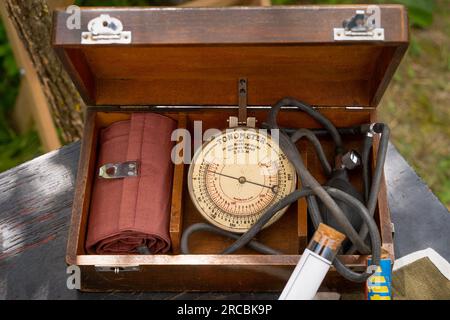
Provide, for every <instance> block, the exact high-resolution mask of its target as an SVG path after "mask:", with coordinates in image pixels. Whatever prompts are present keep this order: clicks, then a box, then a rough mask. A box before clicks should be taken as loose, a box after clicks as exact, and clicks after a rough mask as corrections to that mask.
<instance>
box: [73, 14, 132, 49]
mask: <svg viewBox="0 0 450 320" xmlns="http://www.w3.org/2000/svg"><path fill="white" fill-rule="evenodd" d="M88 30H89V32H83V33H82V34H81V44H130V43H131V40H132V39H131V38H132V37H131V31H123V24H122V22H121V21H120V20H119V19H117V18H114V17H111V16H110V15H109V14H102V15H100V16H99V17H97V18H95V19H92V20H91V21H89V24H88Z"/></svg>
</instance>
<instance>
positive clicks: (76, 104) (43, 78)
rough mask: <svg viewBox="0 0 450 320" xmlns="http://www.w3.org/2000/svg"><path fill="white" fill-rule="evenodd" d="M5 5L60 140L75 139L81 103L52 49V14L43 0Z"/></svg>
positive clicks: (80, 123)
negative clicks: (32, 65) (45, 100)
mask: <svg viewBox="0 0 450 320" xmlns="http://www.w3.org/2000/svg"><path fill="white" fill-rule="evenodd" d="M2 1H3V0H2ZM6 8H7V10H8V14H9V15H10V17H11V20H12V22H13V24H14V26H15V28H16V29H17V32H18V34H19V36H20V38H21V40H22V42H23V43H24V46H25V48H26V50H27V51H28V54H29V55H30V58H31V61H32V62H33V64H34V67H35V68H36V72H37V74H38V77H39V80H40V82H41V85H42V87H43V91H44V93H45V96H46V98H47V100H48V103H49V106H50V108H51V113H52V116H53V120H54V122H55V125H56V127H57V128H58V129H59V131H60V133H61V138H62V139H63V140H64V141H63V142H64V143H69V142H73V141H75V140H78V139H79V138H81V133H82V127H83V121H82V118H83V115H82V109H83V102H82V100H81V98H80V96H79V94H78V91H77V90H76V88H75V86H74V84H73V82H72V80H71V79H70V77H69V75H68V74H67V72H66V71H65V70H64V68H63V66H62V63H61V62H60V60H59V59H58V57H57V56H56V54H55V52H54V51H53V48H52V45H51V39H52V13H51V10H50V9H49V7H48V4H47V1H46V0H26V1H23V0H6Z"/></svg>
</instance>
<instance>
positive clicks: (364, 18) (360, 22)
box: [334, 5, 384, 41]
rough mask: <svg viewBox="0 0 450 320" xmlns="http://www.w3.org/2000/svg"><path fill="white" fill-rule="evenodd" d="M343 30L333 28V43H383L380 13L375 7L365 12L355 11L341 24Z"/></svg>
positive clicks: (369, 7)
mask: <svg viewBox="0 0 450 320" xmlns="http://www.w3.org/2000/svg"><path fill="white" fill-rule="evenodd" d="M342 25H343V28H334V40H335V41H384V28H382V27H381V11H380V8H379V7H378V6H376V5H373V6H368V8H367V10H356V14H355V15H354V16H353V17H351V18H350V19H348V20H344V22H343V23H342Z"/></svg>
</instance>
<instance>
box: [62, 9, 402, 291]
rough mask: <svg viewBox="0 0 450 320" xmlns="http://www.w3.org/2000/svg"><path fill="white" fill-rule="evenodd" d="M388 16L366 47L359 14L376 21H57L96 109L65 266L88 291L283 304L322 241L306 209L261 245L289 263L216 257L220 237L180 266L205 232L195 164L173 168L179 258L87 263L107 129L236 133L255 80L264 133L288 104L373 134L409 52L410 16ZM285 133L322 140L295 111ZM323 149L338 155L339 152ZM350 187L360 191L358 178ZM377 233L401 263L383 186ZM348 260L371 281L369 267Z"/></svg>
mask: <svg viewBox="0 0 450 320" xmlns="http://www.w3.org/2000/svg"><path fill="white" fill-rule="evenodd" d="M377 8H378V9H379V11H378V12H377V14H379V16H378V17H377V19H378V20H376V21H377V23H378V24H379V25H377V28H376V29H375V30H373V31H371V32H366V33H364V32H363V33H356V34H354V33H352V32H350V33H348V32H347V31H345V30H343V29H342V25H343V21H344V20H347V19H350V18H352V17H354V16H355V14H357V13H358V12H359V11H358V10H364V11H366V12H368V11H370V10H373V8H372V9H370V10H368V9H367V6H362V5H351V6H347V5H345V6H344V5H343V6H288V7H236V8H196V9H189V8H120V9H117V8H94V9H93V8H91V9H82V11H81V29H76V28H75V29H70V28H68V27H67V19H68V18H69V14H67V13H66V12H64V11H58V12H56V14H55V19H54V47H55V49H56V50H57V52H58V54H59V56H60V57H61V59H62V61H63V62H64V65H65V67H66V68H67V71H68V72H69V73H70V75H71V76H72V78H73V81H74V82H75V84H76V86H77V88H78V90H79V92H80V94H81V95H82V97H83V99H84V100H85V102H86V104H88V105H89V106H90V107H89V108H88V110H87V114H86V121H85V129H84V139H83V145H82V151H81V158H80V165H79V171H78V178H77V182H76V193H75V199H74V204H73V216H72V224H71V228H70V234H69V240H68V247H67V263H68V264H70V265H77V266H79V267H80V268H81V271H82V290H84V291H110V290H119V291H185V290H187V291H244V292H258V291H281V290H282V288H283V287H284V285H285V283H286V282H287V279H288V278H289V276H290V273H291V272H292V270H293V268H294V267H295V265H296V263H297V262H298V260H299V254H301V252H303V250H304V248H305V246H306V245H307V243H308V240H309V238H310V237H311V234H310V232H309V231H308V223H309V221H308V218H307V211H306V202H304V201H299V202H298V204H297V205H293V206H291V207H290V209H289V211H288V212H287V213H286V214H285V215H284V216H283V218H282V219H281V220H280V221H279V222H277V223H276V224H275V225H273V226H272V227H270V228H268V229H266V230H264V231H263V232H262V233H261V234H259V235H258V239H259V240H260V241H261V242H263V243H265V244H267V245H269V246H272V247H274V248H277V249H279V250H281V251H283V252H285V255H280V256H270V255H260V254H255V253H254V252H251V251H247V250H242V251H241V252H239V254H234V255H218V254H217V253H218V252H220V250H221V249H222V248H224V247H225V246H227V245H229V244H230V241H229V240H226V239H223V238H221V237H218V236H215V235H211V234H198V235H195V236H193V238H192V240H191V249H193V251H194V253H195V254H193V255H181V254H179V241H180V237H181V234H182V232H183V230H184V229H185V228H186V227H187V226H189V225H191V224H192V223H195V222H200V221H203V219H202V218H201V216H200V214H199V213H198V212H197V211H196V210H195V208H194V206H193V204H192V202H191V200H190V197H189V195H188V193H187V182H186V172H187V169H188V166H187V165H178V166H175V169H174V170H175V172H174V179H173V190H172V195H171V201H172V208H171V218H170V219H171V222H170V235H171V238H172V239H171V240H172V243H173V249H172V252H171V253H170V254H167V255H127V256H124V255H117V256H97V255H87V254H86V252H85V246H84V242H85V238H86V226H87V221H88V216H89V206H90V199H91V197H90V195H91V188H92V182H93V177H94V175H95V174H96V172H95V164H96V153H97V139H98V133H99V130H100V129H101V128H104V127H106V126H108V125H110V124H112V123H114V122H116V121H119V120H124V119H129V118H130V114H131V113H132V112H161V113H164V114H166V115H167V116H169V117H172V118H173V119H175V120H177V121H178V127H179V128H187V129H189V130H192V126H193V122H194V121H196V120H201V121H203V129H204V130H206V129H208V128H222V129H225V128H226V127H227V119H228V118H229V117H230V116H234V115H237V112H238V107H237V106H238V104H239V95H238V81H239V79H241V78H245V79H247V81H248V91H247V99H248V113H249V116H254V117H256V118H257V120H258V123H261V122H263V121H265V119H266V116H267V113H268V108H269V107H270V106H271V105H273V104H274V103H276V102H277V101H278V100H279V99H281V98H284V97H288V96H291V97H295V98H297V99H299V100H302V101H305V102H307V103H309V104H311V105H313V106H315V107H317V108H318V109H319V110H320V111H321V112H322V113H323V114H325V115H326V116H327V117H329V118H330V119H331V120H332V121H333V122H334V124H335V125H336V126H338V127H347V126H352V125H357V124H362V123H370V122H374V121H375V120H376V107H377V105H378V104H379V102H380V99H381V98H382V96H383V93H384V92H385V90H386V87H387V86H388V84H389V82H390V80H391V78H392V76H393V74H394V72H395V70H396V68H397V66H398V65H399V63H400V61H401V59H402V57H403V55H404V53H405V51H406V49H407V47H408V40H409V39H408V21H407V14H406V11H405V8H404V7H403V6H400V5H383V6H380V7H377ZM378 9H376V10H378ZM359 13H361V12H359ZM101 15H109V17H110V19H118V20H120V22H121V23H122V25H123V29H120V28H119V31H120V30H121V31H122V33H120V34H115V35H111V34H106V35H104V36H102V35H100V36H97V37H95V34H92V33H89V31H92V29H91V30H88V23H89V22H90V21H91V20H93V19H95V18H97V17H100V16H101ZM107 18H108V17H107V16H103V17H102V18H99V19H107ZM95 21H96V23H98V22H99V21H100V22H101V20H95ZM94 24H95V23H94ZM116 24H118V23H117V21H116ZM107 25H108V23H107V22H105V26H107ZM91 28H92V25H91ZM100 28H101V26H100ZM279 121H280V125H282V126H286V127H290V126H291V127H306V128H316V127H318V124H317V123H316V122H314V121H313V120H311V119H310V118H309V117H307V116H305V114H303V113H301V112H295V111H292V110H286V111H283V112H282V114H281V116H280V120H279ZM361 142H362V140H361V139H359V138H352V139H350V140H347V141H346V142H345V143H346V145H347V146H348V147H355V148H359V146H360V145H361ZM323 143H324V146H325V150H326V152H328V153H329V154H330V155H331V153H332V144H331V142H330V141H327V140H326V139H325V140H324V141H323ZM301 147H302V148H301V149H302V155H303V157H304V159H305V160H306V162H307V166H308V168H309V170H311V172H312V173H313V175H314V176H316V177H318V179H319V180H321V181H322V182H324V180H323V179H324V176H323V174H322V170H321V168H320V165H319V164H318V161H317V158H316V155H315V152H314V150H313V149H312V147H311V146H309V145H308V144H307V143H304V144H303V145H302V146H301ZM374 149H375V150H376V148H374ZM374 156H375V155H374ZM351 178H352V180H353V182H354V184H355V185H357V186H360V187H361V184H362V183H361V177H360V175H356V174H355V175H353V176H352V177H351ZM376 221H377V223H378V225H379V228H380V232H381V237H382V243H383V249H384V251H385V253H387V254H389V255H390V256H391V257H393V256H394V251H393V240H392V230H391V220H390V215H389V209H388V203H387V197H386V186H385V183H384V180H383V184H382V188H381V192H380V194H379V197H378V208H377V211H376ZM343 259H344V260H345V262H346V264H347V265H349V266H353V267H354V268H355V270H361V269H362V268H365V265H366V259H367V257H366V256H358V255H354V256H344V257H343ZM325 283H326V285H327V286H328V287H330V288H335V289H337V290H339V291H347V290H353V289H355V288H362V285H361V284H353V283H350V282H349V281H347V280H345V279H343V278H342V277H340V276H339V275H338V274H337V273H336V272H335V271H331V272H330V273H329V275H328V276H327V279H326V282H325Z"/></svg>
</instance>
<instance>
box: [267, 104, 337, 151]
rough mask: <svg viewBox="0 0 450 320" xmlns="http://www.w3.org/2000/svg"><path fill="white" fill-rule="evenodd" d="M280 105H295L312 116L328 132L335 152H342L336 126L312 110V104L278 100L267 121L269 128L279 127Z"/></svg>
mask: <svg viewBox="0 0 450 320" xmlns="http://www.w3.org/2000/svg"><path fill="white" fill-rule="evenodd" d="M282 107H296V108H298V109H299V110H301V111H303V112H305V113H306V114H308V115H309V116H310V117H311V118H313V119H314V120H316V121H317V122H319V123H320V124H321V125H322V126H323V127H324V128H325V129H326V130H327V131H328V132H329V133H330V135H331V137H332V139H333V141H334V143H335V145H336V154H343V153H344V145H343V143H342V138H341V136H340V134H339V132H338V131H337V129H336V127H335V126H334V125H333V123H331V121H330V120H328V119H327V118H326V117H324V116H323V115H322V114H321V113H319V112H317V111H316V110H314V108H313V107H312V106H310V105H308V104H306V103H304V102H300V101H298V100H296V99H293V98H284V99H283V100H281V101H279V102H278V103H277V104H276V105H275V106H273V107H272V109H271V112H270V115H269V119H268V121H267V122H268V124H269V126H270V128H271V129H279V127H278V124H277V117H276V115H277V114H278V112H279V110H280V109H281V108H282ZM274 110H276V112H274ZM274 113H275V114H274Z"/></svg>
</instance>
